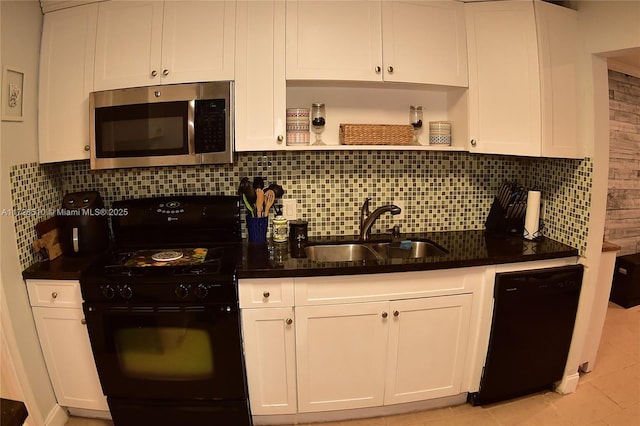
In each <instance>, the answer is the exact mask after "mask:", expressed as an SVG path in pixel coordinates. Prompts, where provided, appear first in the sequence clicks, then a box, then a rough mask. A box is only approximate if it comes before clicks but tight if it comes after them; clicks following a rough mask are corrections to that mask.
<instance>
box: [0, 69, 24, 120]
mask: <svg viewBox="0 0 640 426" xmlns="http://www.w3.org/2000/svg"><path fill="white" fill-rule="evenodd" d="M23 95H24V73H23V72H22V71H20V70H17V69H15V68H11V67H4V68H3V69H2V121H22V120H23V111H24V104H23V100H24V96H23Z"/></svg>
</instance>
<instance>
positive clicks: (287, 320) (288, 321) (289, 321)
mask: <svg viewBox="0 0 640 426" xmlns="http://www.w3.org/2000/svg"><path fill="white" fill-rule="evenodd" d="M284 322H285V323H286V324H287V325H291V324H293V320H292V319H291V318H287V319H286V320H284Z"/></svg>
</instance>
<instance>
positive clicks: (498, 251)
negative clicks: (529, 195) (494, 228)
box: [238, 230, 578, 278]
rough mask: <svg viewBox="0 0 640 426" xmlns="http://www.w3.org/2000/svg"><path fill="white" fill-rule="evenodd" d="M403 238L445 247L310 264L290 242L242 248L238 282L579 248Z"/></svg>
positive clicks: (450, 264)
mask: <svg viewBox="0 0 640 426" xmlns="http://www.w3.org/2000/svg"><path fill="white" fill-rule="evenodd" d="M402 239H403V240H419V239H429V240H431V241H433V242H435V243H437V244H438V245H440V246H442V247H444V248H446V249H447V250H448V253H447V254H446V255H442V256H437V257H427V258H420V259H387V260H369V261H357V262H314V261H311V260H308V259H306V258H303V257H302V258H301V257H300V256H304V250H301V249H296V248H295V247H291V246H290V245H289V243H274V242H271V241H268V242H267V244H248V243H246V242H245V243H244V244H243V259H242V262H241V263H240V264H238V277H239V278H266V277H274V278H275V277H296V276H297V277H302V276H327V275H351V274H372V273H385V272H405V271H425V270H433V269H450V268H464V267H470V266H481V265H492V264H501V263H514V262H529V261H534V260H545V259H555V258H561V257H571V256H577V255H578V250H577V249H575V248H572V247H569V246H567V245H565V244H562V243H559V242H557V241H554V240H552V239H549V238H545V239H544V240H542V241H539V242H532V241H527V240H524V239H523V238H520V237H513V238H497V237H488V236H485V234H484V231H483V230H478V231H450V232H427V233H419V234H403V235H402ZM379 240H387V241H388V240H389V236H388V235H375V236H372V238H371V241H372V242H376V241H379ZM354 241H357V237H355V236H351V237H325V238H311V239H309V242H308V244H332V243H341V242H354Z"/></svg>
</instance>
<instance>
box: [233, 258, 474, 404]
mask: <svg viewBox="0 0 640 426" xmlns="http://www.w3.org/2000/svg"><path fill="white" fill-rule="evenodd" d="M483 276H484V268H468V269H466V268H465V269H457V270H443V271H425V272H402V273H392V274H372V275H353V276H334V277H301V278H289V279H277V278H276V279H274V278H265V279H245V280H240V282H239V294H240V307H241V309H242V329H243V337H244V349H245V359H246V365H247V379H248V384H249V397H250V403H251V412H252V414H253V415H254V416H261V415H262V416H266V415H282V414H295V413H319V412H323V411H334V410H348V409H358V408H368V407H381V406H383V405H391V404H400V403H406V402H414V401H423V400H428V399H432V398H440V397H446V396H456V395H459V394H460V393H463V392H466V391H468V382H469V377H468V376H469V373H470V371H471V370H470V365H471V362H470V356H472V355H473V354H471V355H469V354H470V353H471V352H473V351H472V350H471V348H470V346H471V345H473V344H474V342H475V341H476V340H477V336H476V334H477V330H476V328H477V327H475V328H474V327H472V326H471V325H472V322H473V321H472V312H476V314H477V312H478V308H479V300H480V299H479V298H478V297H475V295H476V294H480V293H481V289H482V287H483ZM474 315H475V314H474ZM474 330H475V331H474ZM465 375H466V377H465Z"/></svg>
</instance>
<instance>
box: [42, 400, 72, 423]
mask: <svg viewBox="0 0 640 426" xmlns="http://www.w3.org/2000/svg"><path fill="white" fill-rule="evenodd" d="M67 420H69V415H68V414H67V410H65V409H64V408H62V407H61V406H59V405H58V404H56V405H55V406H54V407H53V409H52V410H51V411H50V412H49V414H48V415H47V418H46V420H45V421H44V424H45V426H64V424H65V423H67Z"/></svg>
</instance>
